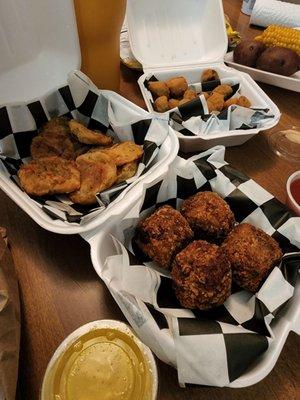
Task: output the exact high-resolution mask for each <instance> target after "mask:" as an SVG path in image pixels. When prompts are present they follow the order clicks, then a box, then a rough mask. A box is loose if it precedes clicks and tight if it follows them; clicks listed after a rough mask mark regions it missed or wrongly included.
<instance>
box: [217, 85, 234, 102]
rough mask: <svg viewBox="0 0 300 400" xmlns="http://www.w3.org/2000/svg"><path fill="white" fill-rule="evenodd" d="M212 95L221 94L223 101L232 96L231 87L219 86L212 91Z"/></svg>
mask: <svg viewBox="0 0 300 400" xmlns="http://www.w3.org/2000/svg"><path fill="white" fill-rule="evenodd" d="M212 92H213V93H219V94H221V95H222V96H223V97H224V99H227V98H228V97H229V96H231V95H232V92H233V90H232V87H231V86H229V85H219V86H217V87H216V88H214V90H213V91H212Z"/></svg>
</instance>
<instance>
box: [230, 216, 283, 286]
mask: <svg viewBox="0 0 300 400" xmlns="http://www.w3.org/2000/svg"><path fill="white" fill-rule="evenodd" d="M222 248H223V250H224V251H225V253H226V255H227V257H228V259H229V261H230V263H231V266H232V276H233V280H234V281H235V282H236V283H237V284H238V285H239V286H241V287H242V288H244V289H247V290H250V291H251V292H256V291H257V290H258V289H259V287H260V285H261V284H262V282H263V281H264V279H265V278H266V277H267V275H268V274H269V272H271V270H272V268H273V267H274V266H275V265H277V264H278V263H279V262H280V259H281V257H282V251H281V249H280V247H279V245H278V243H277V242H276V240H274V239H273V238H272V237H271V236H269V235H267V234H266V233H265V232H264V231H263V230H261V229H259V228H256V227H255V226H253V225H251V224H247V223H242V224H240V225H238V226H236V227H235V228H234V229H233V230H232V231H231V232H230V233H229V235H228V237H227V238H226V240H225V241H224V243H223V244H222Z"/></svg>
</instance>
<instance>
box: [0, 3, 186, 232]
mask: <svg viewBox="0 0 300 400" xmlns="http://www.w3.org/2000/svg"><path fill="white" fill-rule="evenodd" d="M0 15H1V16H2V18H0V28H1V30H0V35H3V40H1V41H0V51H1V54H2V56H3V62H1V65H0V108H1V104H9V103H19V102H23V101H24V102H27V103H28V102H30V101H32V100H34V99H35V98H39V97H41V96H43V95H45V94H46V93H48V92H50V91H52V90H54V89H55V88H58V87H60V86H62V85H63V84H65V83H66V81H67V76H68V73H69V72H70V71H71V70H73V69H75V68H78V66H79V64H80V47H79V44H78V36H77V29H76V22H75V14H74V7H73V1H71V0H66V1H63V2H61V1H58V0H53V1H50V0H43V1H40V0H31V1H30V2H29V3H28V4H27V5H26V7H25V5H22V4H21V2H19V1H17V0H12V1H10V2H1V4H0ZM45 15H47V18H45V17H43V18H41V16H45ZM4 17H5V18H4ZM84 77H85V75H83V74H82V79H83V80H84V79H86V81H85V84H87V85H90V86H91V87H92V89H93V90H98V89H97V88H96V87H95V85H93V84H92V82H91V81H90V80H88V79H87V77H85V78H84ZM102 93H103V94H104V95H105V96H106V97H107V98H109V99H110V100H111V101H112V102H114V103H115V104H116V105H118V106H119V107H120V108H122V109H123V112H127V113H128V115H130V113H132V114H133V115H134V116H135V117H136V116H140V118H141V119H144V118H145V119H146V118H149V113H148V112H146V111H145V110H143V109H142V108H140V107H138V106H136V105H135V104H133V103H131V102H130V101H128V100H126V99H124V98H123V97H122V96H120V95H118V94H117V93H114V92H111V91H102ZM177 152H178V140H177V138H176V134H175V132H174V131H173V130H172V129H171V128H169V135H168V137H167V139H166V140H165V141H164V143H163V144H162V146H161V148H160V151H159V153H158V155H157V156H156V159H155V160H154V162H153V166H152V168H151V169H150V170H149V171H148V172H147V173H146V174H144V175H143V177H141V178H140V180H142V179H143V178H144V177H145V176H147V175H148V174H152V173H154V175H156V174H162V175H164V174H166V173H167V170H168V166H169V165H170V164H171V163H172V161H173V160H174V158H175V157H176V154H177ZM135 185H136V183H134V184H132V185H131V186H130V187H128V188H127V189H125V190H124V191H123V192H122V193H121V195H120V196H119V198H118V199H117V201H114V202H113V203H111V204H110V205H109V206H108V207H107V208H106V209H105V210H104V211H103V212H102V213H101V214H99V215H98V216H96V217H95V218H93V219H90V220H89V221H88V222H86V223H84V224H82V225H78V224H74V223H73V224H72V223H68V222H63V221H60V220H53V219H51V218H50V217H49V216H48V215H47V214H45V213H44V212H43V211H42V209H41V208H40V207H39V206H38V205H37V203H36V202H34V201H33V200H32V199H31V198H30V197H28V196H27V195H26V193H24V192H23V191H22V190H21V189H20V188H19V187H18V186H17V185H16V184H15V183H13V181H12V180H11V179H9V178H8V177H7V176H6V175H5V174H4V173H3V171H1V169H0V188H1V189H2V190H3V191H4V192H5V193H6V194H7V195H8V196H9V197H10V198H11V199H12V200H13V201H14V202H15V203H16V204H17V205H18V206H19V207H20V208H22V209H23V210H24V211H25V212H26V213H27V214H28V215H29V216H30V217H31V218H32V219H33V220H34V221H35V222H37V223H38V224H39V225H40V226H41V227H43V228H45V229H47V230H49V231H52V232H56V233H61V234H76V233H81V232H85V231H87V230H90V229H93V228H95V227H96V226H97V227H99V226H101V225H102V224H104V223H105V222H106V221H107V220H108V219H109V218H110V217H111V216H112V215H114V214H117V213H119V212H120V210H122V207H123V206H124V207H125V205H126V207H127V206H128V203H129V202H134V199H135V198H136V196H138V195H139V188H138V187H137V188H135V190H133V191H132V192H130V195H129V196H128V200H127V201H126V200H125V199H124V197H126V195H127V193H128V191H129V190H131V189H133V187H134V186H135ZM123 199H124V201H121V200H123ZM129 199H130V200H129Z"/></svg>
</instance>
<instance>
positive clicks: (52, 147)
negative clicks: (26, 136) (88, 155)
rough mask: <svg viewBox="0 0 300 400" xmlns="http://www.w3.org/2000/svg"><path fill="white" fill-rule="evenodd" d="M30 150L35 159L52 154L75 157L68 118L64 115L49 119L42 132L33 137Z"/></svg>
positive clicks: (66, 157)
mask: <svg viewBox="0 0 300 400" xmlns="http://www.w3.org/2000/svg"><path fill="white" fill-rule="evenodd" d="M30 152H31V156H32V158H34V159H38V158H44V157H51V156H57V157H62V158H65V159H68V160H72V159H74V158H75V148H74V142H73V140H72V137H71V135H70V130H69V126H68V120H67V119H66V118H64V117H57V118H53V119H51V120H50V121H48V122H47V123H46V124H45V125H44V126H43V128H42V130H41V132H40V134H39V135H38V136H36V137H34V138H33V139H32V142H31V146H30Z"/></svg>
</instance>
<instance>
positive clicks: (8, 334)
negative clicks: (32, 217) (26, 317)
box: [0, 227, 20, 400]
mask: <svg viewBox="0 0 300 400" xmlns="http://www.w3.org/2000/svg"><path fill="white" fill-rule="evenodd" d="M19 342H20V304H19V293H18V283H17V278H16V274H15V268H14V263H13V260H12V256H11V253H10V251H9V248H8V246H7V240H6V232H5V229H3V228H1V227H0V400H3V399H5V400H14V399H15V393H16V385H17V378H18V361H19V344H20V343H19Z"/></svg>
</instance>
